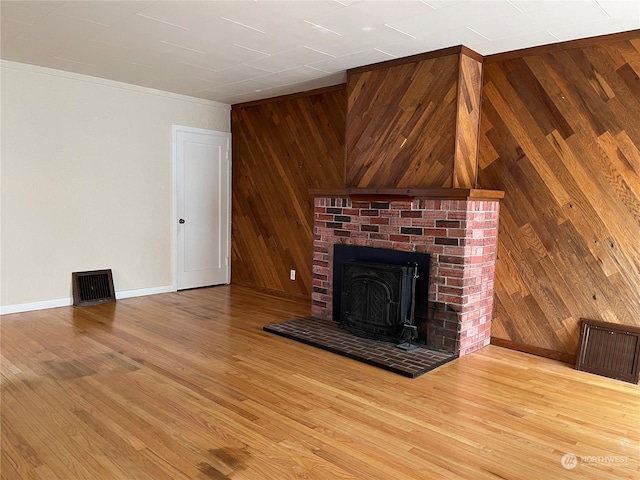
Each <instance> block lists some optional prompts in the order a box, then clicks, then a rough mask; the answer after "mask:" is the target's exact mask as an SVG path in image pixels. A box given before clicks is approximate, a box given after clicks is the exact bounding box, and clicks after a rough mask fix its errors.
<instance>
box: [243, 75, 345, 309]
mask: <svg viewBox="0 0 640 480" xmlns="http://www.w3.org/2000/svg"><path fill="white" fill-rule="evenodd" d="M346 108H347V100H346V88H345V86H344V85H342V86H339V87H337V88H330V89H323V90H321V91H316V92H311V93H310V94H307V95H293V96H288V97H282V98H276V99H271V100H269V101H265V102H254V103H250V104H241V105H234V106H233V108H232V112H231V118H232V138H233V194H232V200H233V207H232V215H233V217H232V255H231V279H232V280H231V281H232V283H233V284H237V285H247V286H253V287H258V288H261V289H265V290H270V291H275V292H279V293H281V294H285V295H289V296H305V297H309V298H310V295H311V289H312V279H311V263H312V256H313V250H312V247H313V198H312V197H311V196H310V195H309V189H310V188H342V187H343V186H344V183H343V174H344V136H345V125H346V122H345V116H346ZM292 268H295V269H296V270H297V278H296V280H295V281H291V280H290V279H289V271H290V269H292Z"/></svg>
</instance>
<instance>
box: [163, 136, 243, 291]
mask: <svg viewBox="0 0 640 480" xmlns="http://www.w3.org/2000/svg"><path fill="white" fill-rule="evenodd" d="M182 132H184V133H196V134H204V135H215V136H218V137H224V138H226V139H227V140H228V143H227V144H228V148H229V149H228V156H229V158H228V161H227V183H228V184H227V192H228V198H227V252H226V253H227V261H226V267H227V278H226V284H227V285H228V284H229V283H231V198H232V195H231V174H232V171H233V170H232V168H231V161H232V156H231V133H230V132H221V131H217V130H208V129H205V128H196V127H185V126H183V125H171V243H172V245H171V252H172V255H173V259H172V262H171V263H172V266H173V267H172V290H173V291H174V292H177V291H178V189H177V185H176V182H177V162H178V141H177V140H178V133H182Z"/></svg>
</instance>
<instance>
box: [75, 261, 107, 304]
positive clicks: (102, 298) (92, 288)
mask: <svg viewBox="0 0 640 480" xmlns="http://www.w3.org/2000/svg"><path fill="white" fill-rule="evenodd" d="M71 280H72V282H73V304H74V305H77V306H79V307H82V306H85V305H98V304H100V303H111V302H115V301H116V291H115V289H114V288H113V276H112V275H111V270H110V269H109V270H93V271H90V272H73V273H72V274H71Z"/></svg>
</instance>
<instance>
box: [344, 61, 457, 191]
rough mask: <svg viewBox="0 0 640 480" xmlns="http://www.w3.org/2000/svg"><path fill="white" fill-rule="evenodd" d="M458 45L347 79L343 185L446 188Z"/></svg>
mask: <svg viewBox="0 0 640 480" xmlns="http://www.w3.org/2000/svg"><path fill="white" fill-rule="evenodd" d="M459 58H460V53H459V49H458V51H457V52H455V53H452V54H449V55H443V56H439V57H436V58H428V59H425V60H422V61H414V62H410V63H401V64H398V65H394V66H389V67H385V68H374V69H370V70H364V71H363V70H360V69H356V70H355V71H354V72H353V73H352V72H349V74H348V79H347V90H348V93H347V94H348V101H349V107H348V113H347V125H348V128H347V138H346V149H347V160H346V174H345V182H346V186H347V187H385V188H395V187H406V188H416V187H423V188H429V187H434V188H436V187H449V188H451V187H452V185H453V156H454V149H455V141H454V137H455V123H456V113H457V94H458V88H457V87H458V72H459Z"/></svg>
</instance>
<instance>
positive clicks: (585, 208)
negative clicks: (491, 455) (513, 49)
mask: <svg viewBox="0 0 640 480" xmlns="http://www.w3.org/2000/svg"><path fill="white" fill-rule="evenodd" d="M483 92H484V94H483V103H482V119H481V128H480V135H481V138H480V158H479V172H478V175H479V187H480V188H489V189H491V188H493V189H499V190H504V191H505V198H504V201H503V204H502V208H501V221H500V236H499V252H498V264H497V271H496V280H495V281H496V299H495V306H494V322H493V335H494V336H495V337H497V338H500V339H504V340H508V341H512V342H515V343H519V344H523V345H528V346H532V347H535V348H540V349H548V350H552V351H556V352H560V353H567V354H575V353H576V351H577V345H578V339H579V321H578V319H579V318H581V317H586V318H593V319H598V320H605V321H609V322H613V323H624V324H629V325H640V241H639V240H638V239H640V150H639V149H640V34H637V35H636V36H635V38H633V37H632V38H630V37H629V35H628V34H627V35H626V36H625V37H624V40H616V37H609V38H606V39H604V40H603V42H602V43H600V44H594V45H592V46H582V45H581V46H579V47H577V48H576V47H572V46H571V45H568V46H567V48H566V49H562V48H559V47H558V46H555V47H554V48H553V49H549V50H548V51H546V52H545V51H541V50H538V51H536V52H533V53H532V52H527V53H526V56H525V54H523V56H522V57H520V58H503V59H499V60H497V61H492V60H491V59H490V58H489V59H485V71H484V90H483Z"/></svg>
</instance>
